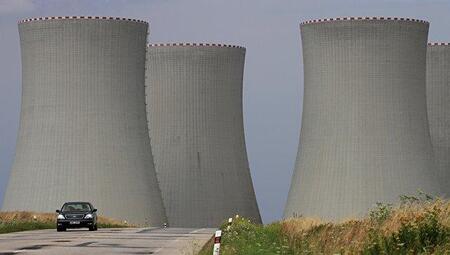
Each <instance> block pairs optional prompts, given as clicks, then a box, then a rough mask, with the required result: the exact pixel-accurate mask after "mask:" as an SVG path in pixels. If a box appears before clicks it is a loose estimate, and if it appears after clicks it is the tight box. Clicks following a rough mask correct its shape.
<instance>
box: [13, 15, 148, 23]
mask: <svg viewBox="0 0 450 255" xmlns="http://www.w3.org/2000/svg"><path fill="white" fill-rule="evenodd" d="M46 20H119V21H129V22H137V23H144V24H148V22H147V21H144V20H138V19H131V18H121V17H109V16H51V17H37V18H28V19H23V20H19V22H18V23H19V24H21V23H27V22H34V21H46Z"/></svg>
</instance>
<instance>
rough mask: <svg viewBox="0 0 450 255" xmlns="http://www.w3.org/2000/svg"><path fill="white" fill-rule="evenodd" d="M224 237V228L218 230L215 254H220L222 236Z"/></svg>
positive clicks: (215, 240) (215, 238) (215, 237)
mask: <svg viewBox="0 0 450 255" xmlns="http://www.w3.org/2000/svg"><path fill="white" fill-rule="evenodd" d="M221 237H222V230H217V231H216V234H215V236H214V248H213V255H219V252H220V238H221Z"/></svg>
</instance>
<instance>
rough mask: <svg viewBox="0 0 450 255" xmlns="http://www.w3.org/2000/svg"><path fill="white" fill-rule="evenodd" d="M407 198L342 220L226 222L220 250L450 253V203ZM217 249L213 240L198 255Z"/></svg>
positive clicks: (249, 253) (228, 253)
mask: <svg viewBox="0 0 450 255" xmlns="http://www.w3.org/2000/svg"><path fill="white" fill-rule="evenodd" d="M406 198H407V199H404V200H402V204H401V205H400V206H398V207H393V206H392V205H386V204H381V203H379V204H377V206H376V207H375V208H374V209H373V210H372V211H370V212H369V213H368V216H367V217H366V218H363V219H352V220H347V221H345V222H340V223H331V222H324V221H320V220H317V219H310V218H304V217H298V218H291V219H287V220H284V221H280V222H275V223H272V224H269V225H265V226H264V225H260V224H253V223H251V222H249V221H248V220H247V219H243V218H237V219H234V220H233V223H232V225H231V226H230V227H229V228H228V225H227V224H226V223H224V224H223V225H222V226H221V229H222V244H221V253H220V254H221V255H234V254H243V255H244V254H245V255H253V254H261V255H266V254H267V255H268V254H289V255H290V254H293V255H294V254H295V255H297V254H363V255H378V254H393V255H408V254H423V255H427V254H450V202H448V201H444V200H440V199H429V197H425V198H424V199H422V198H420V197H419V198H415V197H414V199H411V198H410V197H406ZM212 247H213V242H212V240H210V241H209V242H208V243H207V244H206V245H205V246H204V247H203V249H202V250H201V251H200V253H199V255H206V254H209V255H210V254H212V249H213V248H212Z"/></svg>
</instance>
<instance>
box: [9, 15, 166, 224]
mask: <svg viewBox="0 0 450 255" xmlns="http://www.w3.org/2000/svg"><path fill="white" fill-rule="evenodd" d="M147 29H148V24H147V23H146V22H143V21H138V20H132V19H122V18H107V17H48V18H37V19H28V20H24V21H22V22H19V34H20V44H21V51H22V52H21V53H22V108H21V119H20V130H19V135H18V141H17V149H16V157H15V162H14V164H13V167H12V172H11V177H10V180H9V184H8V188H7V191H6V195H5V199H4V203H3V210H9V211H10V210H27V211H28V210H32V211H39V212H48V211H54V210H55V209H58V208H60V207H61V205H62V204H63V203H64V202H65V201H80V200H81V201H90V202H92V203H93V204H94V206H96V207H97V208H98V210H99V214H101V215H104V216H108V217H112V218H117V219H121V220H127V221H128V222H131V223H135V224H146V225H147V224H150V225H155V226H160V225H162V223H163V222H165V221H166V218H165V212H164V207H163V204H162V198H161V192H160V190H159V187H158V183H157V179H156V172H155V169H154V165H153V159H152V157H151V155H152V153H151V149H150V139H149V138H148V127H147V120H146V112H145V111H146V109H145V84H144V82H145V52H146V37H147Z"/></svg>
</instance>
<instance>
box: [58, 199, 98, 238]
mask: <svg viewBox="0 0 450 255" xmlns="http://www.w3.org/2000/svg"><path fill="white" fill-rule="evenodd" d="M56 212H57V213H58V216H57V218H56V230H57V231H58V232H59V231H66V229H68V228H89V231H95V230H97V209H95V208H94V206H92V204H91V203H88V202H67V203H65V204H64V205H63V206H62V207H61V210H56Z"/></svg>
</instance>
